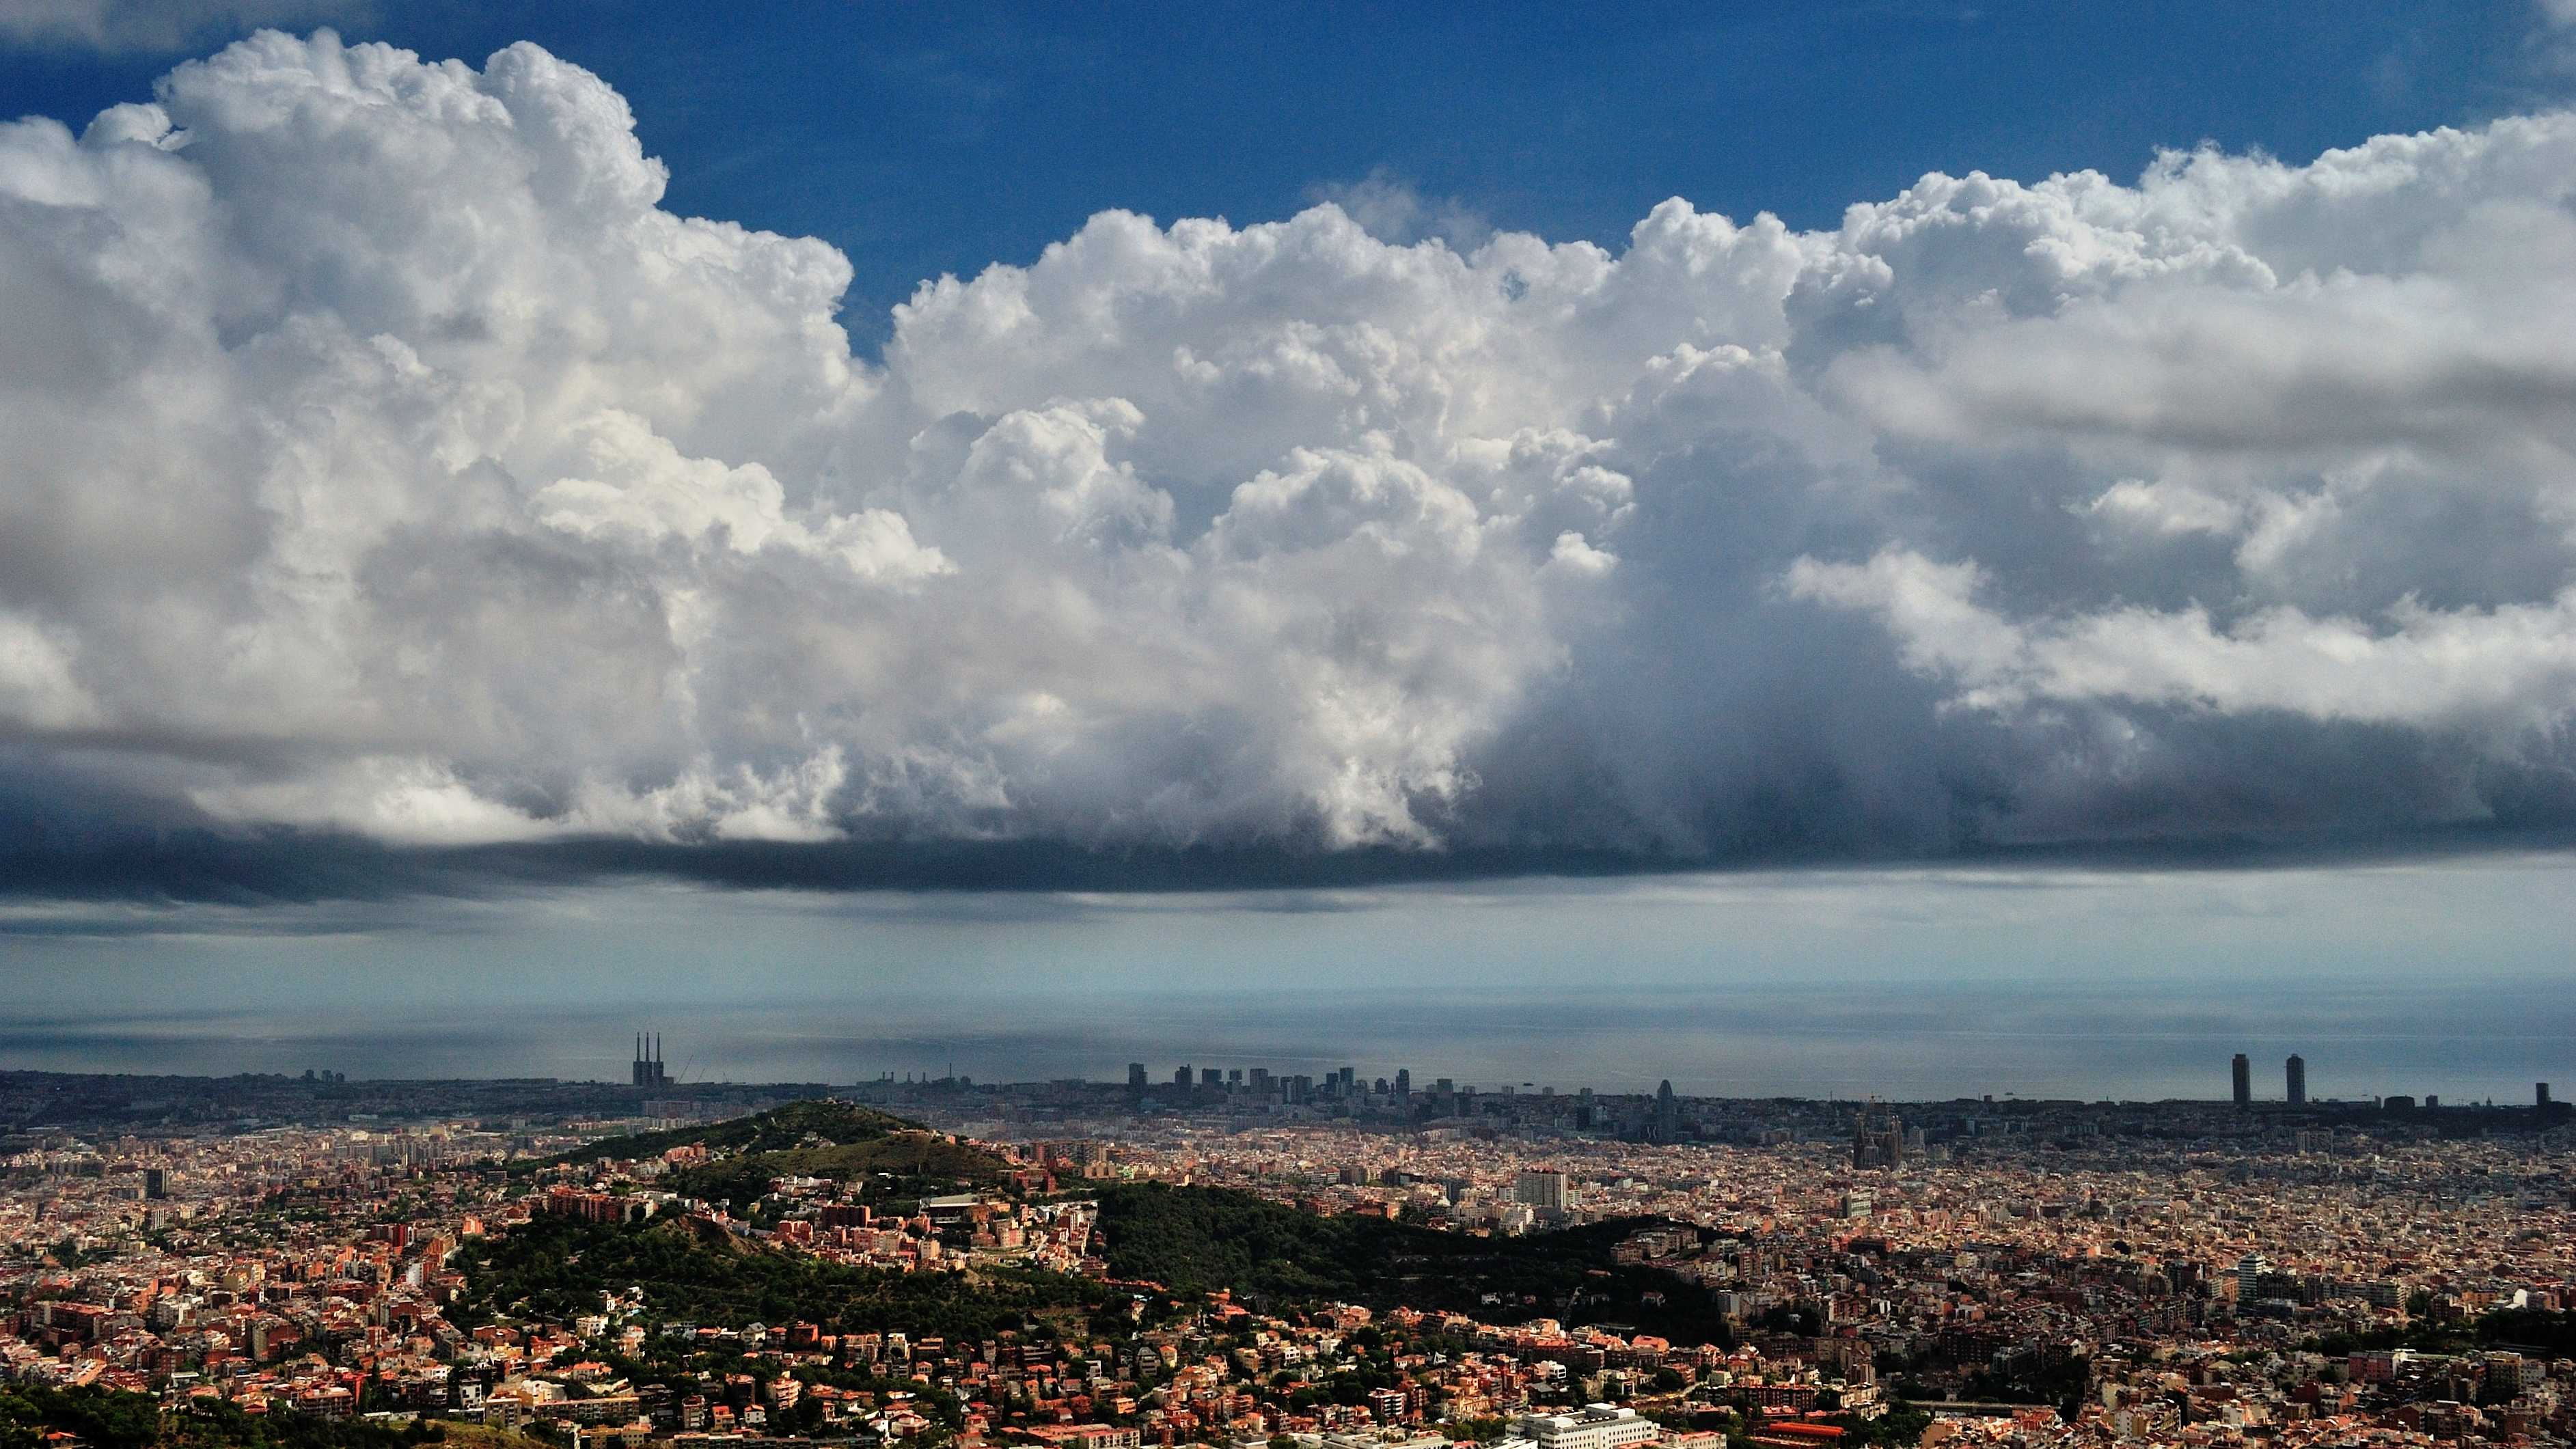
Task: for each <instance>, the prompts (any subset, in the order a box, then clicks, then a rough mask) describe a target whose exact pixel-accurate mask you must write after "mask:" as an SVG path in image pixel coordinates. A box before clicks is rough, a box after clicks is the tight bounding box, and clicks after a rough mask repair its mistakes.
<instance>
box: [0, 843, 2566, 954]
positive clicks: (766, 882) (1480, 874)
mask: <svg viewBox="0 0 2576 1449" xmlns="http://www.w3.org/2000/svg"><path fill="white" fill-rule="evenodd" d="M2570 849H2576V822H2562V823H2558V824H2553V825H2550V826H2545V827H2535V826H2529V825H2517V826H2503V825H2491V824H2481V825H2472V826H2446V827H2427V828H2420V829H2412V830H2398V831H2374V832H2369V833H2315V834H2306V835H2295V836H2288V835H2282V836H2253V835H2230V836H2203V837H2194V838H2180V837H2161V838H2148V839H2139V840H2132V841H2122V842H2111V843H2105V842H2086V843H2074V844H2070V843H2051V844H2028V845H1990V844H1962V845H1959V846H1957V847H1954V848H1952V849H1949V850H1944V851H1923V852H1914V853H1896V852H1872V853H1853V852H1848V851H1846V852H1826V851H1822V850H1814V851H1793V852H1783V851H1777V850H1773V851H1763V852H1758V853H1757V852H1749V851H1748V852H1740V853H1731V854H1724V855H1704V856H1693V857H1682V856H1675V855H1649V854H1642V853H1636V852H1628V851H1616V850H1570V849H1563V848H1545V849H1543V848H1532V849H1518V850H1515V849H1485V850H1473V849H1470V850H1449V851H1419V850H1400V849H1363V850H1343V851H1331V852H1320V851H1294V850H1288V849H1282V848H1260V847H1240V848H1225V849H1214V848H1210V849H1168V850H1151V849H1128V850H1115V851H1109V850H1091V849H1084V848H1081V847H1078V846H1072V845H1065V844H1060V843H1052V842H1045V841H1008V842H959V841H917V842H840V843H832V844H816V845H801V844H782V843H774V842H717V843H710V844H695V845H670V844H651V843H643V842H636V841H624V840H579V841H565V842H557V843H549V844H543V845H505V846H476V847H469V848H459V849H401V848H395V847H389V846H385V845H382V844H378V843H376V842H373V841H368V840H364V839H361V838H358V837H354V836H333V835H316V834H302V833H298V834H284V833H277V834H269V835H263V836H259V837H255V838H254V837H241V836H229V835H223V834H218V833H213V832H201V831H182V832H169V833H163V834H160V835H157V836H155V837H153V838H150V839H139V838H138V839H131V840H122V841H96V840H94V841H91V842H89V843H88V844H86V845H84V846H82V847H81V848H77V849H72V850H35V851H30V850H23V849H21V850H12V851H9V852H7V853H0V898H8V899H20V900H51V901H66V902H89V903H98V904H105V903H127V904H145V905H188V906H216V907H236V908H245V909H251V908H260V907H271V906H279V905H315V904H327V903H333V902H360V903H363V902H392V901H399V900H404V899H417V898H449V899H473V898H486V897H493V896H502V895H509V894H513V893H517V892H522V891H535V890H551V889H563V888H573V887H582V886H597V885H607V884H619V883H639V882H667V883H673V884H683V885H697V886H705V887H711V888H716V889H723V890H791V891H813V892H822V893H854V892H865V891H901V892H941V893H996V894H1030V893H1050V892H1094V893H1102V894H1144V893H1192V892H1231V891H1254V892H1270V891H1276V892H1292V891H1329V890H1356V889H1368V888H1375V887H1386V886H1401V885H1423V884H1438V883H1443V882H1454V883H1468V882H1493V881H1507V880H1515V879H1522V880H1538V879H1560V880H1610V879H1618V878H1627V877H1641V876H1653V875H1671V874H1682V873H1690V872H1699V871H1711V870H1717V871H1730V870H1754V869H1784V868H1788V869H1796V868H1844V869H1900V868H1909V867H1912V868H1919V867H1924V866H1951V867H1959V868H1963V869H1984V870H1996V871H2010V870H2018V869H2097V870H2124V871H2158V870H2260V869H2285V868H2300V867H2314V866H2321V865H2360V864H2370V863H2385V862H2396V861H2404V860H2410V859H2437V858H2455V857H2471V856H2477V855H2484V854H2508V853H2520V852H2532V851H2565V850H2570ZM7 929H8V930H9V931H10V932H12V933H15V934H30V933H46V932H49V931H55V930H61V931H72V932H79V933H92V932H95V931H96V930H97V929H98V926H97V923H96V922H95V921H94V920H81V921H77V922H67V923H64V924H61V925H52V924H48V923H47V922H45V921H43V920H41V919H39V920H32V921H23V922H14V923H11V924H10V925H9V926H8V927H7Z"/></svg>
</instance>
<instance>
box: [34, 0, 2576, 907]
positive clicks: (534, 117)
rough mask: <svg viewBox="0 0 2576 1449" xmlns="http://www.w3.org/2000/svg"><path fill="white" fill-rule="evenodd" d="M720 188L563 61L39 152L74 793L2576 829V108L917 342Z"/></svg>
mask: <svg viewBox="0 0 2576 1449" xmlns="http://www.w3.org/2000/svg"><path fill="white" fill-rule="evenodd" d="M227 13H230V12H227ZM242 13H243V14H247V13H248V12H246V11H245V12H242ZM98 14H99V15H100V16H105V15H107V14H108V11H107V10H106V9H100V10H99V11H98ZM13 23H14V22H13ZM84 23H85V24H86V23H88V22H84ZM91 28H93V29H97V30H98V31H99V32H100V34H101V35H105V34H107V33H108V29H109V28H110V27H109V21H108V20H106V19H100V20H98V21H97V22H96V24H95V25H93V26H92V27H91ZM664 180H665V173H664V170H663V168H662V166H661V165H660V163H659V162H657V161H655V160H653V159H652V158H649V157H647V156H646V155H645V154H644V153H643V151H642V149H641V147H640V146H639V144H638V142H637V139H636V136H635V131H634V125H633V118H632V116H631V115H630V114H629V112H628V110H627V108H626V106H625V104H624V102H623V101H622V100H621V99H620V98H619V97H618V95H617V94H616V93H615V92H614V91H613V90H612V89H611V88H610V87H609V86H607V85H606V84H604V83H603V82H602V81H601V80H600V79H599V78H597V77H595V76H592V75H590V74H588V73H586V72H584V71H582V70H580V69H578V68H576V67H573V66H570V65H568V64H565V63H564V62H562V61H560V60H558V59H556V58H554V57H552V56H550V55H548V54H546V53H545V52H544V51H542V50H539V49H537V48H535V47H532V46H516V47H512V48H510V49H508V50H504V51H502V52H500V53H499V54H497V55H494V56H492V57H490V58H489V59H488V60H486V61H485V62H483V63H482V65H481V66H480V67H479V68H478V67H476V66H472V65H468V64H464V63H460V62H454V61H444V62H440V61H428V60H424V59H422V58H421V57H418V56H415V55H412V54H409V53H406V52H403V51H400V50H395V49H391V48H388V47H383V46H376V45H343V44H342V43H340V42H339V41H338V40H337V39H336V38H334V37H333V36H331V35H330V34H329V33H327V32H324V33H320V34H317V35H315V36H313V37H311V38H309V39H296V38H293V37H290V36H287V35H283V34H278V33H274V32H265V33H262V34H259V35H257V36H255V37H253V38H252V39H249V40H246V41H244V42H241V43H240V44H237V45H234V46H232V47H230V48H228V49H226V50H224V51H223V52H221V53H220V54H218V55H216V56H214V57H212V58H210V59H208V60H204V61H200V62H192V63H189V64H185V65H182V66H180V67H178V68H177V69H176V70H174V71H172V72H171V73H170V74H169V75H168V76H167V77H166V78H165V79H164V80H163V81H162V83H161V84H160V86H159V88H158V90H157V93H156V94H155V96H154V97H153V98H152V99H151V100H150V101H148V102H144V101H139V100H138V101H137V102H136V103H134V104H130V105H126V106H120V107H118V108H115V109H113V110H111V111H109V112H107V113H105V114H103V115H101V116H100V117H98V118H97V119H96V120H95V121H94V122H92V123H91V124H90V125H88V126H87V127H86V128H85V129H84V130H83V131H81V132H80V133H78V134H75V133H74V132H73V131H71V130H70V129H68V128H66V127H63V126H61V125H58V124H56V123H54V122H51V121H46V120H28V121H21V122H17V123H13V124H9V125H6V126H0V769H5V770H6V771H8V772H9V781H10V783H11V784H12V785H13V787H14V789H13V791H12V793H11V796H10V798H11V799H15V800H19V801H31V800H32V801H37V802H40V803H39V804H38V805H36V806H13V807H10V808H13V809H20V810H24V809H42V808H47V807H44V806H43V805H42V804H41V802H44V801H46V800H49V799H51V800H55V801H57V802H61V801H70V800H73V799H74V797H79V799H80V800H82V801H94V802H96V803H93V804H82V805H81V806H80V808H81V809H85V810H93V811H103V812H105V813H107V814H108V815H110V816H116V817H120V818H122V817H123V816H128V815H131V816H135V817H136V818H138V819H140V818H143V817H149V818H151V819H153V820H155V821H160V822H163V823H166V822H167V821H169V820H172V819H178V820H193V821H195V822H198V823H201V824H205V825H208V826H211V827H213V828H216V829H222V830H248V829H253V828H257V827H268V826H284V827H293V828H297V829H303V830H309V831H332V832H351V833H356V834H359V835H365V836H371V837H374V838H377V839H380V840H384V841H388V842H394V843H401V844H457V843H472V842H546V841H560V840H564V839H568V838H575V837H596V836H613V837H619V838H624V839H632V840H638V841H647V842H665V843H680V844H688V843H707V842H721V841H737V840H767V841H777V842H787V843H812V842H823V841H902V840H938V841H951V842H977V841H983V842H991V841H1040V842H1052V843H1057V844H1062V845H1068V846H1074V847H1085V848H1095V847H1096V848H1125V847H1134V846H1147V847H1167V846H1189V845H1198V844H1214V845H1238V846H1239V845H1250V846H1264V847H1286V848H1291V849H1299V850H1311V849H1332V848H1340V847H1351V846H1368V845H1378V846H1392V847H1399V848H1406V849H1434V848H1444V847H1477V848H1485V849H1498V850H1505V851H1509V850H1523V851H1535V852H1542V853H1544V852H1547V851H1553V850H1561V849H1609V850H1621V851H1636V852H1647V853H1662V854H1668V855H1681V856H1697V855H1704V854H1708V853H1713V852H1714V853H1725V852H1756V853H1758V852H1761V851H1764V850H1768V849H1773V848H1794V849H1799V850H1816V849H1824V850H1860V851H1872V850H1881V849H1887V848H1940V847H1942V846H1944V845H1951V844H1956V843H1958V842H1960V841H1962V840H1967V839H1979V838H1984V839H2013V838H2026V837H2072V838H2078V839H2087V838H2099V837H2106V836H2116V835H2122V834H2127V833H2132V832H2135V831H2139V830H2149V829H2152V830H2176V829H2180V830H2191V829H2199V828H2209V829H2237V828H2243V827H2245V826H2248V825H2254V826H2262V825H2267V824H2278V825H2284V826H2288V825H2301V826H2304V825H2328V826H2332V825H2338V824H2363V825H2370V826H2387V825H2392V824H2394V825H2404V824H2409V823H2425V822H2429V821H2434V820H2455V819H2462V818H2472V819H2475V818H2496V819H2508V818H2532V817H2534V816H2535V813H2536V815H2537V816H2538V817H2540V818H2549V819H2553V820H2554V819H2560V818H2567V819H2576V787H2571V786H2570V785H2569V783H2568V782H2569V781H2570V780H2571V779H2576V746H2571V744H2570V740H2571V734H2570V730H2569V721H2570V714H2571V711H2576V645H2571V640H2576V593H2571V587H2572V586H2576V341H2571V339H2576V118H2571V117H2570V116H2568V115H2564V114H2540V115H2531V116H2520V117H2511V118H2507V119H2504V120H2500V121H2497V122H2494V123H2493V124H2490V125H2487V126H2484V127H2480V128H2476V129H2461V130H2444V131H2436V132H2431V133H2427V134H2423V135H2415V136H2390V137H2380V138H2377V139H2373V140H2369V141H2367V142H2365V143H2363V144H2359V145H2356V146H2354V147H2352V148H2351V149H2348V150H2342V151H2336V152H2332V153H2329V154H2328V155H2325V156H2323V157H2320V158H2317V159H2316V160H2314V161H2312V162H2308V163H2305V164H2295V163H2289V162H2282V161H2276V160H2272V159H2268V158H2261V157H2238V156H2229V155H2226V154H2222V153H2219V152H2215V151H2200V152H2192V153H2176V154H2172V155H2167V156H2163V157H2160V158H2158V159H2157V160H2156V161H2155V162H2154V163H2153V164H2152V165H2150V166H2149V167H2148V168H2147V169H2146V171H2145V173H2144V174H2143V175H2142V176H2141V177H2139V179H2138V180H2137V181H2136V182H2135V183H2134V184H2121V183H2119V182H2115V181H2113V180H2111V179H2109V178H2107V177H2104V176H2100V175H2096V174H2092V173H2082V174H2077V175H2071V176H2057V177H2050V178H2045V179H2041V180H2037V181H2032V182H2027V183H2025V182H2015V181H2009V180H2003V179H1999V178H1993V177H1988V176H1985V175H1981V174H1971V175H1969V176H1966V177H1949V176H1939V175H1935V176H1928V177H1926V178H1924V179H1923V180H1922V181H1921V182H1919V183H1918V184H1917V185H1915V186H1914V187H1912V188H1910V189H1908V190H1907V191H1906V192H1905V193H1904V194H1903V195H1901V196H1898V197H1896V198H1893V199H1890V200H1886V201H1881V202H1874V203H1864V204H1860V205H1856V206H1854V207H1853V208H1852V209H1851V210H1850V212H1849V213H1848V215H1847V216H1846V218H1845V219H1844V221H1843V224H1842V225H1841V226H1840V227H1839V228H1836V229H1834V230H1830V231H1821V232H1811V233H1800V232H1795V231H1792V230H1790V229H1789V228H1787V227H1785V226H1783V225H1782V224H1780V223H1779V222H1778V221H1777V220H1775V219H1774V218H1772V217H1769V216H1767V215H1763V216H1756V217H1753V218H1750V219H1746V220H1740V221H1739V220H1735V219H1730V218H1726V217H1722V216H1717V215H1713V214H1710V213H1707V212H1703V211H1700V210H1698V209H1696V208H1694V207H1692V206H1691V205H1690V204H1688V203H1687V202H1685V201H1682V200H1679V199H1676V200H1673V201H1668V202H1666V203H1664V204H1662V205H1660V206H1658V207H1656V208H1654V209H1653V211H1652V212H1651V213H1650V214H1649V215H1647V216H1646V217H1644V218H1643V219H1641V220H1640V221H1639V222H1638V223H1637V225H1636V226H1635V228H1634V230H1633V231H1632V233H1631V234H1630V236H1629V237H1628V238H1627V239H1626V240H1625V242H1624V243H1623V244H1622V245H1620V246H1617V247H1603V246H1598V245H1594V244H1592V243H1588V242H1579V241H1578V242H1550V241H1548V240H1545V239H1543V238H1540V237H1536V236H1531V235H1527V234H1520V233H1509V232H1499V233H1490V234H1488V233H1486V232H1485V231H1484V230H1482V229H1481V228H1466V227H1452V226H1440V227H1428V228H1426V227H1424V226H1422V225H1419V224H1417V223H1418V222H1419V218H1418V217H1414V218H1412V219H1411V220H1408V221H1406V222H1405V224H1402V225H1396V224H1392V223H1391V222H1390V220H1389V214H1388V213H1387V212H1386V207H1387V205H1388V204H1390V199H1391V198H1392V197H1393V196H1394V193H1392V192H1391V191H1388V189H1387V188H1386V187H1384V186H1380V187H1378V188H1377V189H1376V190H1371V191H1351V192H1347V193H1337V194H1339V195H1341V196H1342V198H1343V200H1345V201H1347V202H1348V203H1349V204H1350V205H1352V206H1359V207H1362V208H1363V209H1366V210H1368V211H1369V213H1370V214H1369V215H1368V216H1366V217H1363V218H1361V219H1354V217H1353V216H1352V215H1351V214H1349V212H1348V210H1346V208H1345V207H1344V206H1343V205H1338V204H1333V203H1330V202H1328V203H1325V204H1320V205H1317V206H1315V207H1313V208H1312V209H1310V210H1307V211H1305V212H1303V213H1301V214H1298V215H1296V216H1293V217H1289V218H1286V219H1284V220H1278V221H1270V222H1263V223H1259V224H1253V225H1243V226H1236V225H1231V224H1229V223H1226V222H1223V221H1215V220H1206V219H1189V218H1184V219H1180V220H1177V221H1173V222H1170V223H1168V224H1165V223H1161V222H1157V221H1155V220H1152V219H1149V218H1146V217H1143V216H1138V215H1134V214H1130V213H1126V212H1106V213H1103V214H1101V215H1099V216H1096V217H1094V218H1092V219H1091V220H1090V221H1089V222H1088V223H1087V224H1086V225H1084V226H1083V227H1082V228H1081V229H1080V230H1079V231H1078V232H1076V233H1075V234H1074V235H1072V236H1071V237H1068V238H1066V239H1065V240H1063V241H1062V242H1060V243H1058V244H1056V245H1054V246H1052V247H1050V248H1048V249H1047V250H1046V252H1045V253H1044V255H1043V256H1041V257H1040V258H1039V259H1038V260H1037V261H1036V262H1034V263H1032V264H1030V265H1028V266H1025V267H1014V266H1004V265H995V266H993V267H990V268H987V269H986V270H984V271H983V272H981V273H980V274H978V275H976V276H973V277H969V278H956V277H942V278H937V279H932V280H928V281H925V282H923V283H922V285H921V286H920V288H919V290H918V291H917V292H916V293H915V295H914V296H913V297H912V299H911V300H910V301H908V302H907V303H905V304H904V305H903V306H901V307H899V308H897V309H896V313H895V317H894V331H893V335H892V338H891V340H890V341H889V343H888V344H887V346H886V348H885V349H884V352H883V355H882V356H881V357H877V358H867V357H861V356H857V355H854V353H853V352H852V349H851V346H850V343H849V340H848V337H847V335H846V334H845V333H844V331H843V330H842V328H841V326H840V325H839V323H838V321H837V320H836V317H835V308H836V307H837V306H838V304H839V301H840V298H841V297H842V295H843V293H844V292H845V290H846V289H847V288H848V286H849V283H850V281H851V274H850V269H849V265H848V263H847V262H846V260H845V259H844V258H842V257H841V255H840V254H839V253H837V252H836V251H834V250H833V249H832V248H830V247H828V246H826V245H824V244H822V243H820V242H817V241H813V240H810V239H800V238H790V237H782V236H776V235H771V234H768V233H762V232H755V231H750V230H747V229H745V228H742V227H739V226H736V225H733V224H731V223H728V222H724V221H722V220H707V219H697V218H687V217H682V216H678V215H676V214H674V213H672V212H670V211H669V210H667V209H665V208H664V207H663V205H662V196H663V186H664ZM1408 215H1409V214H1408ZM1363 221H1365V222H1367V224H1366V225H1363ZM2256 777H2259V778H2260V779H2261V780H2262V781H2263V782H2265V783H2264V784H2263V785H2262V786H2260V787H2259V788H2249V787H2248V786H2247V784H2246V781H2247V780H2248V779H2249V778H2256ZM138 802H140V803H138ZM2213 802H2224V803H2223V804H2214V803H2213ZM62 808H65V809H69V808H72V806H70V805H63V806H62ZM2553 812H2554V813H2553Z"/></svg>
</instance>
